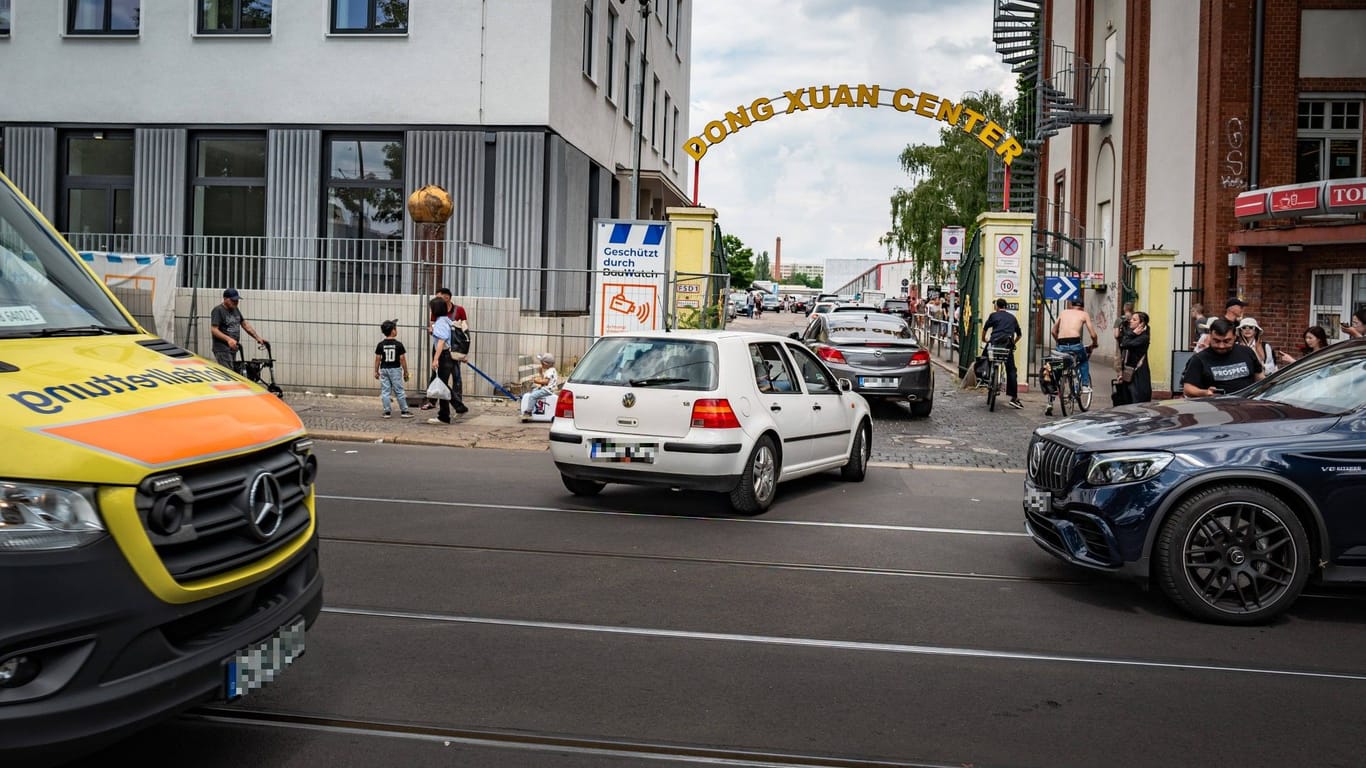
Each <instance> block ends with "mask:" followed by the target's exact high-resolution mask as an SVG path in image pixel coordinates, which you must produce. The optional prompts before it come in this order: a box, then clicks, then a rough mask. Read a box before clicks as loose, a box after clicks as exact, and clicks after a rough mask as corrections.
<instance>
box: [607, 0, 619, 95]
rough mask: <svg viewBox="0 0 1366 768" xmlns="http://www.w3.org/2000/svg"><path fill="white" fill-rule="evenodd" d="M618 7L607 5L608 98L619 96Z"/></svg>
mask: <svg viewBox="0 0 1366 768" xmlns="http://www.w3.org/2000/svg"><path fill="white" fill-rule="evenodd" d="M617 18H618V17H617V9H615V8H613V7H612V6H610V5H609V6H607V69H606V72H607V98H609V99H615V98H616V97H617Z"/></svg>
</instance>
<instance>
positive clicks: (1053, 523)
mask: <svg viewBox="0 0 1366 768" xmlns="http://www.w3.org/2000/svg"><path fill="white" fill-rule="evenodd" d="M1028 460H1029V469H1028V474H1027V475H1026V480H1025V488H1024V490H1025V499H1024V512H1025V528H1026V530H1027V531H1028V532H1029V534H1030V535H1031V536H1032V537H1033V538H1034V541H1035V542H1036V543H1038V545H1039V546H1040V547H1042V548H1043V549H1045V550H1046V551H1048V552H1049V553H1050V554H1053V555H1055V556H1057V557H1059V558H1062V559H1063V560H1066V561H1068V562H1070V563H1075V564H1076V565H1080V566H1084V567H1087V568H1091V569H1096V570H1102V571H1115V572H1124V573H1129V574H1132V575H1134V576H1136V577H1138V578H1141V579H1144V580H1148V581H1150V583H1154V584H1156V585H1157V586H1158V587H1160V588H1161V590H1162V591H1163V592H1164V593H1165V594H1166V595H1167V596H1168V597H1169V598H1170V599H1171V600H1172V601H1173V602H1175V603H1176V604H1177V605H1178V606H1179V607H1180V608H1182V609H1183V610H1185V611H1186V612H1187V613H1190V614H1191V615H1193V616H1195V617H1197V618H1200V619H1204V620H1207V621H1216V622H1223V623H1233V624H1251V623H1256V622H1263V621H1266V620H1268V619H1270V618H1271V617H1273V616H1275V615H1276V614H1278V613H1280V612H1281V611H1284V610H1285V609H1286V608H1288V607H1289V606H1290V604H1291V603H1293V602H1294V601H1295V599H1296V598H1297V597H1298V596H1299V594H1300V592H1301V591H1302V590H1303V589H1304V587H1305V584H1306V583H1308V582H1309V581H1310V580H1311V579H1312V580H1315V581H1317V582H1362V583H1366V339H1361V340H1355V341H1348V342H1343V343H1340V344H1334V345H1332V346H1330V347H1328V348H1327V349H1324V350H1322V351H1319V352H1316V353H1314V354H1313V355H1310V356H1308V357H1306V358H1304V359H1302V360H1300V361H1298V362H1296V363H1294V364H1293V365H1290V366H1287V367H1286V368H1283V369H1281V370H1279V371H1277V372H1276V373H1274V374H1272V375H1271V376H1268V377H1267V378H1265V379H1263V380H1262V381H1259V382H1257V383H1256V384H1254V385H1252V386H1251V387H1248V388H1247V389H1244V390H1242V391H1241V392H1238V393H1236V394H1231V395H1223V396H1219V397H1208V398H1199V399H1186V400H1167V401H1163V402H1153V403H1142V404H1138V405H1128V406H1122V407H1120V408H1115V409H1112V410H1108V411H1099V412H1091V413H1084V414H1080V415H1079V416H1077V417H1076V418H1069V419H1063V420H1060V421H1056V422H1053V423H1051V424H1047V425H1045V426H1042V427H1039V428H1038V429H1036V430H1035V431H1034V435H1033V437H1032V439H1031V440H1030V444H1029V455H1028Z"/></svg>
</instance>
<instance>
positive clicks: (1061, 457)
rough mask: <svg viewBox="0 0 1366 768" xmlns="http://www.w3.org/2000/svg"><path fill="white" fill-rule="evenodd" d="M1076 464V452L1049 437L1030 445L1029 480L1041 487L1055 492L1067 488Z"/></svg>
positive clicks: (1070, 482)
mask: <svg viewBox="0 0 1366 768" xmlns="http://www.w3.org/2000/svg"><path fill="white" fill-rule="evenodd" d="M1075 465H1076V452H1075V451H1073V450H1072V449H1071V448H1068V447H1067V446H1065V445H1061V444H1059V443H1055V442H1053V441H1051V440H1047V439H1036V440H1034V442H1032V443H1030V445H1029V481H1030V482H1031V483H1033V484H1034V485H1035V486H1037V487H1039V488H1044V489H1047V490H1049V491H1053V492H1054V493H1060V492H1062V491H1065V490H1067V489H1068V488H1069V487H1070V486H1071V484H1072V469H1073V467H1074V466H1075Z"/></svg>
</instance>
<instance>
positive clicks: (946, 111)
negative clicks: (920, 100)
mask: <svg viewBox="0 0 1366 768" xmlns="http://www.w3.org/2000/svg"><path fill="white" fill-rule="evenodd" d="M962 115H963V105H962V104H954V103H953V102H952V101H949V100H948V99H941V100H940V101H939V111H937V112H935V113H934V117H935V119H936V120H943V121H944V122H946V123H948V124H949V125H958V118H959V117H962Z"/></svg>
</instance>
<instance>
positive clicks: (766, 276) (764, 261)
mask: <svg viewBox="0 0 1366 768" xmlns="http://www.w3.org/2000/svg"><path fill="white" fill-rule="evenodd" d="M754 279H755V280H772V279H773V263H772V262H771V261H769V258H768V251H761V252H760V253H759V258H757V259H755V260H754Z"/></svg>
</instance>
